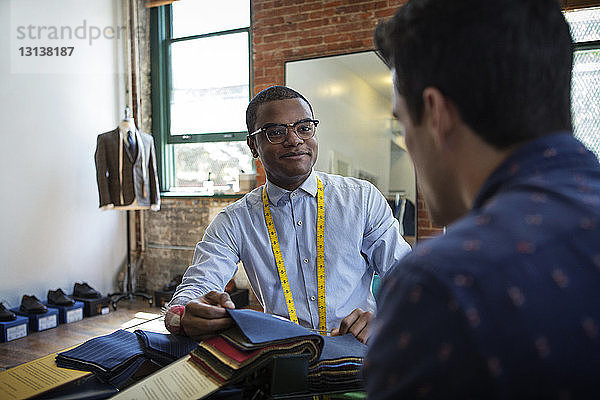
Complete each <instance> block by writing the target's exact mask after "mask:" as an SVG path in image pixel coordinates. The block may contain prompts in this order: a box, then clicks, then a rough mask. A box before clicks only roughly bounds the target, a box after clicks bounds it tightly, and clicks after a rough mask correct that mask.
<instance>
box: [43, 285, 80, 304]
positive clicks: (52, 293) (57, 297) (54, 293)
mask: <svg viewBox="0 0 600 400" xmlns="http://www.w3.org/2000/svg"><path fill="white" fill-rule="evenodd" d="M48 304H51V305H53V306H66V307H69V306H72V305H73V304H75V300H73V299H72V298H70V297H69V296H67V295H66V294H65V292H63V291H62V289H57V290H48Z"/></svg>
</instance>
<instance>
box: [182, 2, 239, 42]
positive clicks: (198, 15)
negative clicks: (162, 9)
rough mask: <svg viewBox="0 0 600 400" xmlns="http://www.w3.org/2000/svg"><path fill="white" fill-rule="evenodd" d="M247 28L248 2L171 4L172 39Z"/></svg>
mask: <svg viewBox="0 0 600 400" xmlns="http://www.w3.org/2000/svg"><path fill="white" fill-rule="evenodd" d="M248 26H250V1H248V0H219V1H210V2H209V1H206V0H180V1H176V2H174V3H173V37H174V38H177V37H184V36H193V35H201V34H204V33H210V32H219V31H225V30H229V29H236V28H246V27H248Z"/></svg>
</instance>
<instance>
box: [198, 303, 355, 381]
mask: <svg viewBox="0 0 600 400" xmlns="http://www.w3.org/2000/svg"><path fill="white" fill-rule="evenodd" d="M228 312H229V314H230V315H231V317H232V318H233V319H234V321H235V322H236V326H235V327H234V328H231V329H229V330H227V331H225V332H223V333H221V334H219V335H217V336H214V337H211V338H209V339H206V340H203V341H201V342H200V343H199V344H198V348H196V349H195V350H194V351H192V353H191V357H192V359H193V360H194V361H195V362H196V363H197V365H199V366H200V368H201V369H203V370H204V371H205V373H206V375H207V376H209V377H210V378H212V379H213V380H215V382H216V383H217V384H220V385H222V384H224V383H228V384H233V383H235V382H237V381H240V380H241V379H242V378H244V377H246V376H249V375H250V373H251V372H253V371H256V370H257V369H258V368H260V367H262V366H263V365H264V364H265V363H266V362H268V361H269V360H271V359H273V358H274V357H276V356H278V355H285V356H289V355H295V354H306V355H307V356H308V371H307V375H308V378H307V384H308V389H309V391H310V392H311V393H326V392H335V391H340V390H342V391H346V390H354V389H360V388H362V381H361V377H360V369H361V365H362V359H363V357H364V355H365V353H366V346H365V345H364V344H362V343H360V342H359V341H358V340H356V338H355V337H354V336H353V335H351V334H349V335H344V336H335V337H327V336H321V335H318V334H316V333H314V332H313V331H312V330H310V329H306V328H304V327H302V326H299V325H297V324H294V323H292V322H291V321H289V320H287V319H284V318H281V317H277V316H273V315H269V314H265V313H262V312H257V311H253V310H228Z"/></svg>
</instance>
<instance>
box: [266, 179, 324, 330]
mask: <svg viewBox="0 0 600 400" xmlns="http://www.w3.org/2000/svg"><path fill="white" fill-rule="evenodd" d="M262 200H263V211H264V214H265V222H266V223H267V230H268V231H269V238H270V240H271V248H272V249H273V255H274V256H275V263H276V264H277V272H278V273H279V280H280V281H281V287H282V288H283V294H284V296H285V302H286V305H287V308H288V313H289V315H290V320H291V321H292V322H294V323H296V324H298V315H297V314H296V307H295V306H294V299H293V297H292V290H291V289H290V281H289V280H288V277H287V272H286V269H285V265H284V263H283V256H282V254H281V248H280V247H279V240H278V239H277V230H276V229H275V224H274V223H273V216H272V214H271V208H270V207H269V197H268V196H267V185H266V184H265V186H264V187H263V193H262ZM317 295H318V306H319V332H321V333H325V332H327V313H326V307H325V195H324V190H323V182H321V180H320V179H319V177H318V176H317Z"/></svg>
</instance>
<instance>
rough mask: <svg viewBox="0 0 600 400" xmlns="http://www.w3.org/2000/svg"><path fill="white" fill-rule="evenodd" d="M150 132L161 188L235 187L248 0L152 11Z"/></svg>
mask: <svg viewBox="0 0 600 400" xmlns="http://www.w3.org/2000/svg"><path fill="white" fill-rule="evenodd" d="M151 32H152V47H151V52H152V55H151V57H152V103H153V108H152V109H153V127H152V128H153V133H154V136H155V140H156V142H157V152H158V153H160V154H159V155H158V157H157V158H158V159H159V163H160V172H161V180H160V181H161V190H162V191H173V192H182V191H183V192H196V193H200V194H213V193H235V192H237V191H239V179H238V177H239V175H240V174H241V173H250V172H252V170H253V162H252V155H251V154H250V151H249V149H248V148H247V146H246V143H245V140H246V134H247V132H246V122H245V111H246V106H247V105H248V102H249V100H250V0H227V1H225V0H224V1H218V2H206V1H197V0H180V1H177V2H175V3H173V4H172V5H170V6H162V7H158V8H155V9H153V10H152V14H151Z"/></svg>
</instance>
